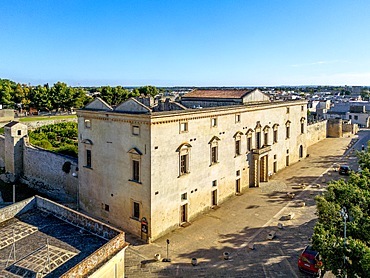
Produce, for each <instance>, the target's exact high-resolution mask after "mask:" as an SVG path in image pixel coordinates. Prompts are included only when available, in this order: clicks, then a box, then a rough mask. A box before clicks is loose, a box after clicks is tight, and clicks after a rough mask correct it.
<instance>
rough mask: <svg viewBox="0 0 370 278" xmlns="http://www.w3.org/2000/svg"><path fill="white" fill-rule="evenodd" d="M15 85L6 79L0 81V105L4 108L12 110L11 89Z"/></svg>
mask: <svg viewBox="0 0 370 278" xmlns="http://www.w3.org/2000/svg"><path fill="white" fill-rule="evenodd" d="M14 86H15V83H14V82H12V81H10V80H7V79H0V104H2V105H4V106H5V107H9V108H10V107H11V108H13V106H14V102H13V100H12V95H13V88H12V87H14Z"/></svg>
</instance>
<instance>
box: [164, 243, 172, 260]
mask: <svg viewBox="0 0 370 278" xmlns="http://www.w3.org/2000/svg"><path fill="white" fill-rule="evenodd" d="M166 242H167V257H166V258H164V259H163V260H162V262H166V263H170V262H171V259H170V258H169V257H168V246H169V245H170V240H169V239H167V240H166Z"/></svg>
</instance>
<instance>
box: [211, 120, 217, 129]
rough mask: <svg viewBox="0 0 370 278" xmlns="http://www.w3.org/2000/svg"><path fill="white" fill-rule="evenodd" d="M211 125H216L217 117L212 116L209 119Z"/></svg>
mask: <svg viewBox="0 0 370 278" xmlns="http://www.w3.org/2000/svg"><path fill="white" fill-rule="evenodd" d="M211 126H212V127H216V126H217V118H212V119H211Z"/></svg>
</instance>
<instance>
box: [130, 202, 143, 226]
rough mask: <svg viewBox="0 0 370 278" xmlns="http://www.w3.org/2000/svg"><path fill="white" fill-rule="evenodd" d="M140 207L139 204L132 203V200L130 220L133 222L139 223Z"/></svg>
mask: <svg viewBox="0 0 370 278" xmlns="http://www.w3.org/2000/svg"><path fill="white" fill-rule="evenodd" d="M140 207H141V205H140V202H137V201H133V200H132V207H131V209H132V213H131V218H132V219H134V220H138V221H140V213H141V208H140Z"/></svg>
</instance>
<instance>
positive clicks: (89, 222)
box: [36, 196, 122, 240]
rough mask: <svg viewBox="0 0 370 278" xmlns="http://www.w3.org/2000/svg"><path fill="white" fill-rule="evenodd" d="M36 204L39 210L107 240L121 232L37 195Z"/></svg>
mask: <svg viewBox="0 0 370 278" xmlns="http://www.w3.org/2000/svg"><path fill="white" fill-rule="evenodd" d="M36 205H37V208H38V209H40V210H46V211H48V212H51V213H52V214H53V215H54V216H55V217H57V218H59V219H61V220H63V221H65V222H68V223H70V224H72V225H74V226H78V227H80V228H84V229H85V230H87V231H89V232H91V233H92V234H94V235H97V236H100V237H102V238H105V239H107V240H111V239H113V238H115V237H117V236H118V235H120V234H121V233H122V232H121V231H120V230H117V229H115V228H113V227H111V226H109V225H107V224H104V223H103V222H100V221H98V220H96V219H93V218H91V217H89V216H87V215H85V214H82V213H79V212H78V211H75V210H73V209H70V208H68V207H65V206H62V205H60V204H58V203H56V202H53V201H51V200H48V199H45V198H42V197H39V196H36Z"/></svg>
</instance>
